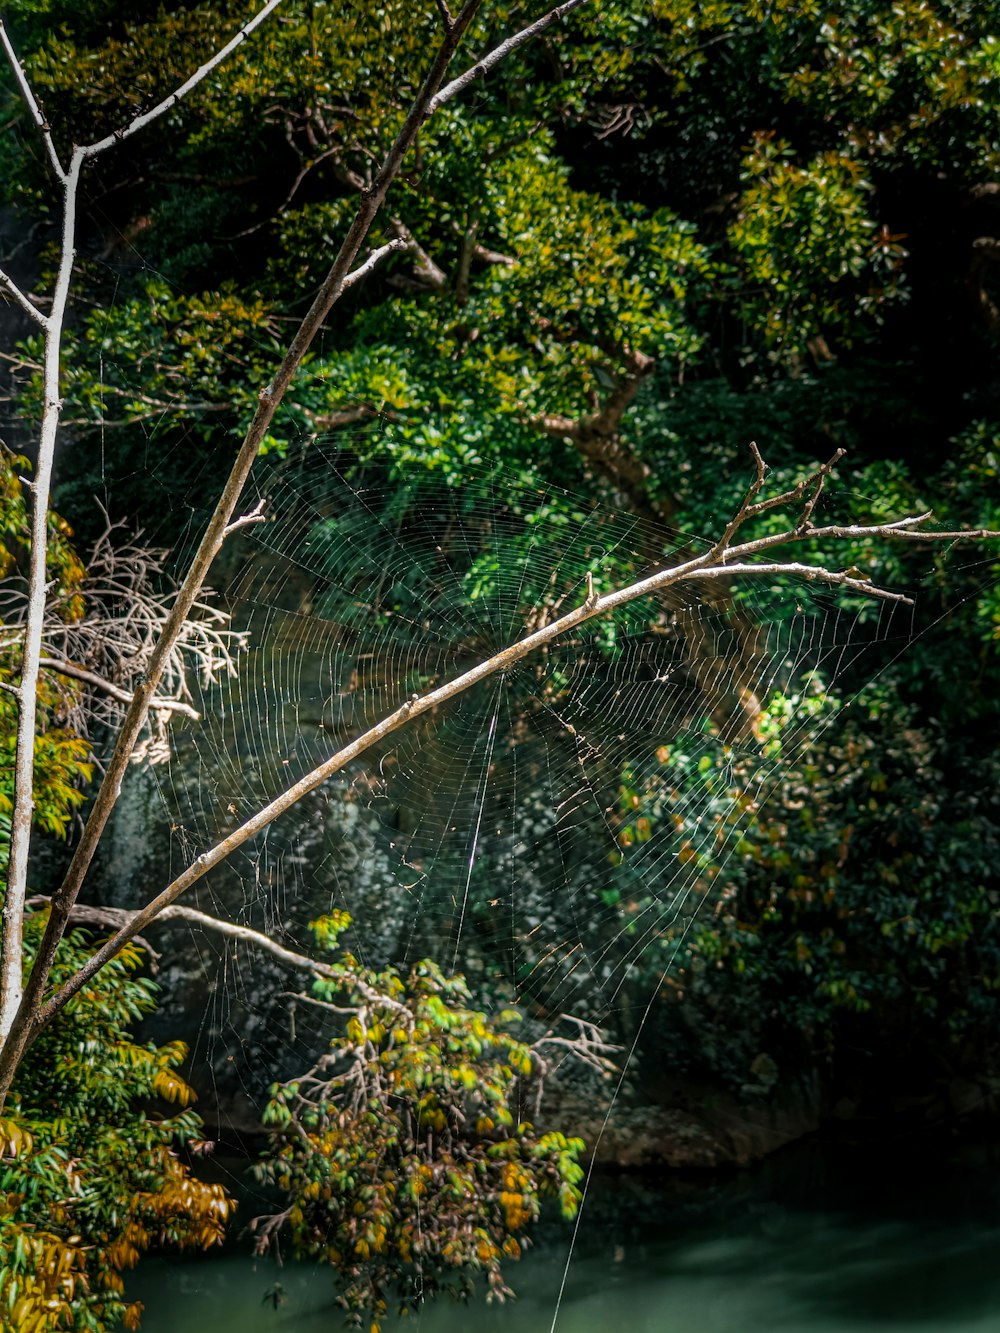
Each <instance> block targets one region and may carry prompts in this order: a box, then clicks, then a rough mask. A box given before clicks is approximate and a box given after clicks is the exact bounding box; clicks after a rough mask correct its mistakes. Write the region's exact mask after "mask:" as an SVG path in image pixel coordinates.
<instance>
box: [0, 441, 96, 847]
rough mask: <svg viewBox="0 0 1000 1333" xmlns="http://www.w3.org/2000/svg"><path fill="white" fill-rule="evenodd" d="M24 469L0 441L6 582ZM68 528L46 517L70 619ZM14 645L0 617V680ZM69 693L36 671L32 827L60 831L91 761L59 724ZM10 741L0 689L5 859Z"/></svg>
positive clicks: (8, 712)
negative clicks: (37, 678)
mask: <svg viewBox="0 0 1000 1333" xmlns="http://www.w3.org/2000/svg"><path fill="white" fill-rule="evenodd" d="M29 472H30V464H29V462H28V460H27V459H26V458H23V457H21V456H20V455H18V454H12V453H10V451H9V450H7V449H5V448H4V447H3V446H2V445H0V577H3V578H6V579H9V580H10V581H11V584H13V582H14V580H15V579H17V578H23V576H24V571H25V569H26V565H27V558H28V553H29V550H30V522H29V518H28V513H27V506H26V504H25V498H24V497H25V486H24V482H23V481H22V480H21V478H22V477H23V476H27V474H28V473H29ZM72 536H73V530H72V529H71V528H70V526H69V524H68V523H66V521H65V520H64V519H62V518H60V517H59V515H58V514H55V513H53V514H50V515H49V545H48V551H47V557H46V561H47V570H48V574H49V578H50V580H51V584H52V587H51V590H50V596H51V598H52V604H53V606H54V607H55V609H56V614H57V615H59V616H61V617H62V618H63V619H65V620H69V621H72V620H76V619H78V618H79V617H80V616H81V615H82V614H83V599H82V595H81V592H80V588H81V585H82V582H83V579H84V577H85V573H86V571H85V570H84V567H83V564H82V562H81V561H80V558H79V556H78V555H77V553H76V550H75V548H74V546H73V543H72ZM19 665H20V647H19V642H18V638H17V634H16V632H15V630H14V629H13V627H8V626H4V624H3V622H2V621H0V682H4V681H6V682H8V683H12V682H14V681H15V680H16V679H17V673H18V670H19ZM73 697H74V687H73V684H72V683H71V682H70V681H69V680H68V679H67V678H66V677H64V676H63V677H57V676H55V675H54V674H53V673H51V672H43V673H42V675H41V677H40V680H39V691H38V726H37V730H36V734H35V791H34V803H35V804H34V814H33V819H34V822H35V824H36V826H37V827H38V828H40V829H43V830H44V831H45V832H47V833H54V834H55V835H56V836H57V837H65V836H66V831H67V828H68V826H69V822H70V819H71V818H72V815H73V811H74V810H76V809H78V808H79V807H80V806H81V805H82V804H83V800H84V790H83V788H84V786H85V785H86V783H88V782H89V781H90V778H91V775H92V772H93V764H92V762H91V754H90V745H89V744H88V743H87V742H86V741H85V740H82V739H81V738H80V737H79V736H77V735H75V734H74V732H72V731H71V730H70V729H69V728H68V727H66V726H64V725H62V720H63V717H64V715H65V711H66V709H67V706H68V705H69V704H70V703H71V702H72V699H73ZM16 743H17V699H16V696H15V695H13V694H12V693H11V692H10V691H9V690H0V849H2V856H3V864H4V866H5V865H6V857H7V848H8V846H9V836H10V821H9V815H10V813H11V810H12V809H13V798H14V756H15V752H16Z"/></svg>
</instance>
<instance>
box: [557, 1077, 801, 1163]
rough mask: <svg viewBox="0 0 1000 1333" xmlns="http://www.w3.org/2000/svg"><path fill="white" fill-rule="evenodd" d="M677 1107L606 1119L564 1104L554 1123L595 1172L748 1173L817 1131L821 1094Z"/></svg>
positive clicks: (698, 1096) (693, 1099)
mask: <svg viewBox="0 0 1000 1333" xmlns="http://www.w3.org/2000/svg"><path fill="white" fill-rule="evenodd" d="M678 1102H679V1103H681V1104H677V1105H668V1106H662V1105H661V1106H648V1105H647V1106H626V1105H623V1106H621V1107H615V1108H613V1109H612V1111H611V1114H610V1116H609V1117H608V1120H607V1123H606V1124H605V1123H604V1116H603V1114H600V1113H597V1114H595V1112H594V1111H593V1109H592V1108H588V1107H585V1106H583V1105H581V1104H580V1103H574V1102H573V1101H572V1100H567V1101H566V1102H563V1103H562V1104H560V1105H558V1106H557V1107H556V1108H555V1110H554V1111H553V1112H551V1113H550V1114H551V1116H552V1119H553V1121H554V1122H555V1121H558V1124H559V1127H560V1128H561V1129H562V1130H563V1132H564V1133H569V1132H572V1133H574V1134H578V1135H580V1137H581V1138H583V1139H585V1140H586V1142H587V1145H588V1149H590V1150H591V1151H593V1150H595V1149H596V1160H597V1162H598V1164H599V1165H601V1166H606V1167H616V1168H618V1169H619V1170H627V1171H639V1170H644V1171H649V1170H654V1171H655V1170H657V1169H664V1170H665V1169H671V1170H713V1169H717V1168H719V1167H727V1166H748V1165H749V1164H750V1163H752V1162H756V1161H760V1160H761V1159H762V1158H764V1157H767V1156H769V1155H770V1154H771V1153H773V1152H777V1151H778V1149H779V1148H783V1147H785V1146H786V1145H787V1144H789V1143H794V1142H795V1141H796V1140H797V1139H801V1138H804V1137H805V1136H806V1135H808V1134H812V1133H815V1132H816V1131H817V1130H818V1129H819V1127H820V1106H819V1095H818V1088H817V1087H815V1086H813V1085H812V1084H806V1085H803V1086H801V1087H799V1088H794V1089H791V1090H789V1091H785V1092H783V1093H781V1094H777V1095H772V1096H771V1097H769V1098H767V1099H766V1100H764V1099H745V1100H744V1099H738V1098H736V1097H735V1096H731V1095H729V1094H726V1093H720V1092H718V1091H709V1090H706V1089H697V1088H691V1089H685V1090H684V1092H683V1094H682V1095H681V1096H680V1097H679V1098H678Z"/></svg>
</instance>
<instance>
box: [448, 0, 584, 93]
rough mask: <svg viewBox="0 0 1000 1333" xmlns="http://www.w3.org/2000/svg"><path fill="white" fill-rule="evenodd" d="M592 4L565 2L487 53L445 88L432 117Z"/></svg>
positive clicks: (574, 1) (577, 1) (571, 0)
mask: <svg viewBox="0 0 1000 1333" xmlns="http://www.w3.org/2000/svg"><path fill="white" fill-rule="evenodd" d="M589 3H590V0H565V3H564V4H561V5H556V7H555V8H554V9H550V10H549V12H548V13H547V14H543V15H542V17H541V18H540V19H536V20H535V22H534V23H529V24H528V26H527V27H526V28H522V29H521V31H520V32H516V33H514V34H513V36H511V37H507V38H505V39H504V41H502V42H501V43H500V44H499V46H495V47H494V48H493V50H492V51H489V52H487V54H486V55H484V56H482V57H481V58H480V59H479V60H477V61H476V63H475V64H474V65H471V66H470V67H469V68H468V69H467V70H466V71H465V73H464V74H460V75H459V76H458V78H457V79H452V81H451V82H450V83H447V84H445V86H444V87H443V88H442V89H441V91H440V92H439V93H438V95H437V96H436V97H435V98H434V99H433V100H432V101H431V103H430V105H429V106H428V108H427V114H428V116H432V115H433V114H434V112H435V111H437V109H438V107H441V106H444V104H445V102H450V101H451V99H452V98H453V97H457V96H458V94H459V93H462V92H464V91H465V90H466V88H468V87H469V85H470V84H472V83H477V82H478V81H479V80H480V79H485V78H486V76H487V74H489V72H490V70H492V69H494V68H495V67H496V66H497V65H499V64H500V61H501V60H505V59H506V58H507V56H509V55H510V54H511V52H512V51H516V50H517V48H518V47H519V46H523V45H524V44H525V42H530V41H531V39H532V38H533V37H537V36H538V34H539V33H541V32H544V31H545V29H546V28H548V27H551V25H552V24H553V23H557V22H559V20H560V19H563V18H565V17H566V15H567V14H570V13H572V11H573V10H574V9H579V8H580V6H581V5H585V4H589Z"/></svg>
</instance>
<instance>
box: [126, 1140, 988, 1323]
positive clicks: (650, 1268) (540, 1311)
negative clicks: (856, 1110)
mask: <svg viewBox="0 0 1000 1333" xmlns="http://www.w3.org/2000/svg"><path fill="white" fill-rule="evenodd" d="M566 1256H567V1232H566V1230H564V1229H562V1228H561V1227H560V1226H558V1225H556V1226H554V1227H552V1226H550V1227H547V1228H546V1229H545V1230H544V1231H543V1233H542V1234H541V1236H540V1237H539V1242H538V1244H537V1246H536V1247H535V1249H534V1250H533V1251H532V1252H531V1253H530V1254H529V1256H528V1257H527V1258H525V1259H524V1260H522V1261H521V1262H520V1263H519V1264H517V1265H514V1266H512V1267H511V1269H510V1281H511V1284H512V1285H513V1286H514V1288H515V1289H516V1291H517V1292H518V1299H517V1300H516V1302H513V1303H511V1304H508V1305H506V1306H502V1307H497V1306H493V1307H487V1306H486V1305H485V1304H480V1305H475V1306H469V1307H463V1306H456V1305H448V1304H440V1305H436V1306H431V1307H428V1308H427V1309H425V1310H424V1311H423V1313H422V1314H421V1316H420V1317H419V1319H418V1318H411V1319H409V1320H403V1321H399V1323H398V1324H397V1323H395V1322H390V1324H389V1325H387V1327H388V1328H393V1329H395V1328H403V1327H405V1328H408V1329H410V1330H412V1333H417V1330H419V1331H420V1333H460V1331H464V1330H469V1329H476V1330H483V1333H490V1331H491V1330H495V1331H496V1333H514V1331H515V1330H516V1333H548V1330H549V1329H550V1328H551V1326H552V1321H553V1316H554V1314H555V1313H556V1310H557V1301H558V1293H559V1287H560V1283H561V1280H562V1275H563V1268H564V1265H565V1262H566ZM275 1280H277V1281H279V1282H280V1283H281V1286H282V1288H283V1290H284V1294H285V1300H284V1303H283V1304H282V1305H281V1307H280V1308H279V1309H277V1310H275V1309H273V1308H272V1306H271V1305H270V1304H269V1303H268V1304H265V1303H264V1295H265V1293H266V1292H267V1291H268V1290H269V1289H271V1288H272V1287H273V1286H274V1283H275ZM130 1295H135V1296H138V1297H139V1298H140V1299H142V1300H144V1301H145V1302H146V1306H147V1312H146V1315H145V1317H144V1319H143V1329H144V1330H145V1333H180V1331H181V1330H184V1333H191V1331H192V1330H193V1331H195V1333H202V1331H204V1333H236V1331H238V1333H258V1330H260V1331H261V1333H264V1331H265V1330H268V1331H270V1333H291V1331H292V1330H294V1333H319V1330H321V1329H322V1330H336V1329H339V1328H340V1327H342V1324H341V1316H340V1313H339V1311H338V1310H337V1309H336V1308H335V1307H334V1306H333V1305H332V1301H331V1281H330V1275H329V1273H326V1272H323V1271H320V1270H318V1269H316V1268H314V1267H312V1266H306V1265H294V1264H291V1265H285V1266H284V1267H283V1268H282V1269H281V1270H280V1271H278V1270H277V1269H275V1267H274V1266H273V1265H272V1264H270V1263H262V1262H259V1261H258V1262H256V1263H255V1262H254V1261H253V1260H251V1259H250V1258H248V1257H246V1256H244V1255H240V1254H235V1253H234V1254H227V1255H222V1256H219V1257H215V1258H212V1259H208V1260H199V1261H195V1262H187V1263H168V1262H165V1261H162V1260H154V1261H151V1262H149V1263H148V1264H147V1265H145V1267H144V1270H143V1271H141V1272H140V1273H139V1274H138V1275H137V1276H136V1278H135V1280H134V1282H133V1283H132V1284H131V1288H130ZM555 1327H556V1330H557V1333H765V1331H767V1333H986V1330H989V1331H990V1333H997V1330H1000V1154H997V1153H991V1152H989V1151H986V1150H978V1151H976V1152H974V1153H970V1152H964V1153H959V1154H956V1153H955V1151H953V1150H952V1149H950V1148H949V1146H948V1144H947V1143H945V1144H942V1143H940V1142H937V1141H935V1140H933V1139H930V1140H927V1139H920V1140H917V1141H914V1143H912V1144H911V1145H904V1146H903V1148H902V1149H900V1148H898V1147H897V1148H896V1149H895V1150H893V1151H891V1152H887V1151H885V1150H877V1151H876V1150H866V1151H865V1152H863V1153H859V1152H858V1151H857V1150H852V1151H845V1150H843V1149H840V1150H837V1151H835V1152H831V1151H829V1150H818V1149H807V1150H804V1151H803V1150H799V1151H797V1152H795V1153H792V1154H788V1155H786V1156H784V1157H783V1158H781V1159H779V1160H778V1161H776V1162H773V1163H769V1164H768V1165H767V1166H766V1167H764V1168H763V1169H760V1170H758V1171H756V1172H754V1173H744V1174H741V1175H737V1176H733V1177H731V1178H729V1179H727V1180H723V1181H718V1180H716V1181H706V1180H702V1181H688V1182H679V1183H678V1182H677V1181H664V1182H661V1183H660V1184H658V1185H655V1186H653V1185H649V1184H648V1183H647V1184H646V1185H640V1184H638V1183H637V1182H634V1181H633V1182H619V1183H615V1182H607V1181H604V1182H600V1183H599V1184H598V1185H597V1186H596V1187H595V1188H594V1190H593V1191H592V1193H591V1196H590V1199H589V1201H588V1208H587V1210H586V1211H585V1214H584V1219H583V1222H582V1224H581V1228H580V1234H579V1238H578V1242H577V1246H576V1249H575V1252H574V1258H573V1262H572V1263H571V1265H570V1269H569V1275H568V1278H567V1282H566V1287H565V1291H564V1293H563V1297H562V1301H561V1303H559V1304H558V1318H557V1321H556V1325H555Z"/></svg>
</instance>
